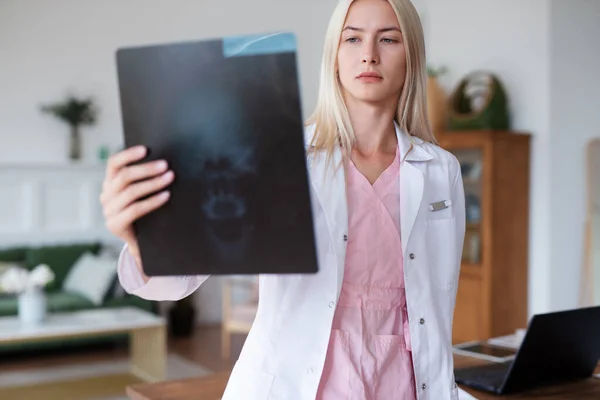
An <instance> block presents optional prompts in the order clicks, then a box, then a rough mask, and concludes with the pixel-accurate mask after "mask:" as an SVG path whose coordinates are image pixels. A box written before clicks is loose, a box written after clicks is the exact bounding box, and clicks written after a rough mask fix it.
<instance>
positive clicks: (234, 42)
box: [117, 34, 318, 276]
mask: <svg viewBox="0 0 600 400" xmlns="http://www.w3.org/2000/svg"><path fill="white" fill-rule="evenodd" d="M290 38H292V39H293V36H286V35H285V34H284V35H283V36H281V35H268V36H265V37H264V38H263V37H260V36H254V37H248V38H245V37H241V38H239V37H238V38H232V39H227V38H226V39H222V40H211V41H202V42H188V43H177V44H168V45H157V46H146V47H137V48H131V49H125V50H121V51H120V52H119V54H118V56H117V64H118V71H119V88H120V96H121V107H122V114H123V126H124V132H125V142H126V146H127V147H129V146H133V145H136V144H145V145H146V146H147V147H148V148H149V150H150V153H149V156H148V157H147V159H146V160H144V161H149V160H154V159H165V160H167V162H168V163H169V165H170V167H171V169H172V170H173V171H174V172H175V181H174V182H173V184H172V185H171V188H170V190H171V193H172V194H171V198H170V200H169V202H168V203H167V205H166V206H164V207H162V208H160V209H159V210H156V211H155V212H153V213H151V214H149V215H147V216H145V217H143V218H141V219H140V220H138V221H137V222H136V223H135V231H136V235H137V236H138V241H139V244H140V250H141V253H142V254H141V255H142V260H143V264H144V269H145V272H146V273H147V274H148V275H150V276H153V275H155V276H159V275H190V274H250V273H309V272H316V271H317V269H318V266H317V264H316V249H315V240H314V230H313V221H312V210H311V201H310V196H311V194H310V190H309V189H310V181H309V176H308V171H307V168H306V153H305V146H304V138H303V125H302V112H301V109H300V97H299V90H298V89H299V88H298V80H297V70H296V55H295V48H293V46H290V44H292V45H293V44H295V42H290V41H289V39H290ZM271 40H272V41H273V42H270V41H271Z"/></svg>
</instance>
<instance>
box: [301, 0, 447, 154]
mask: <svg viewBox="0 0 600 400" xmlns="http://www.w3.org/2000/svg"><path fill="white" fill-rule="evenodd" d="M354 1H355V0H340V2H339V3H338V5H337V7H336V8H335V10H334V12H333V15H332V16H331V19H330V21H329V26H328V28H327V33H326V35H325V44H324V49H323V58H322V62H321V71H320V84H319V96H318V99H317V105H316V107H315V110H314V112H313V114H312V115H311V116H310V118H309V119H308V120H307V122H306V123H307V125H312V124H314V125H315V126H316V128H315V132H314V135H313V137H312V142H311V147H310V150H309V151H311V152H314V151H322V150H324V151H326V152H327V155H328V157H327V158H328V159H331V156H332V154H333V152H334V150H335V148H336V147H337V146H338V145H340V146H341V147H342V150H343V151H344V152H345V153H346V154H348V153H349V152H350V150H351V149H352V146H353V144H354V140H355V136H354V132H353V130H352V126H351V124H350V118H349V115H348V109H347V108H346V105H345V103H344V99H343V96H342V88H341V86H340V82H339V79H338V77H337V73H336V65H337V53H338V47H339V42H340V37H341V34H342V29H343V27H344V23H345V21H346V16H347V14H348V10H349V8H350V5H351V4H352V3H353V2H354ZM382 1H388V3H390V5H391V6H392V8H393V9H394V12H395V13H396V16H397V17H398V23H399V24H400V29H401V31H402V34H403V38H404V43H405V47H406V78H405V81H404V87H403V89H402V94H401V95H400V99H399V102H398V110H397V111H396V116H395V120H396V122H397V123H398V125H399V126H400V127H401V128H402V129H403V130H404V131H405V132H407V133H408V134H410V135H412V136H416V137H419V138H421V139H423V140H424V141H427V142H431V143H436V139H435V136H434V135H433V133H432V131H431V126H430V123H429V119H428V117H427V89H426V85H427V71H426V61H425V38H424V34H423V27H422V25H421V20H420V18H419V15H418V13H417V11H416V9H415V7H414V6H413V4H412V3H411V2H410V0H382Z"/></svg>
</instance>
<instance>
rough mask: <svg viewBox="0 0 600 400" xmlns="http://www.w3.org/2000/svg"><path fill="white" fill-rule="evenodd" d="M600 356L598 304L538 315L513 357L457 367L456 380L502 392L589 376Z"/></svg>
mask: <svg viewBox="0 0 600 400" xmlns="http://www.w3.org/2000/svg"><path fill="white" fill-rule="evenodd" d="M598 360H600V307H588V308H580V309H575V310H568V311H560V312H553V313H547V314H539V315H535V316H534V317H533V318H532V319H531V322H530V324H529V327H528V329H527V332H526V333H525V337H524V338H523V342H522V343H521V346H520V347H519V349H518V351H517V354H516V356H515V358H514V360H512V361H506V362H502V363H491V364H489V365H484V366H479V367H468V368H457V369H456V370H455V380H456V382H457V383H459V384H462V385H465V386H469V387H472V388H474V389H478V390H482V391H486V392H491V393H495V394H499V395H503V394H510V393H517V392H523V391H526V390H529V389H533V388H538V387H542V386H548V385H554V384H559V383H564V382H569V381H576V380H580V379H586V378H590V377H592V375H593V372H594V370H595V369H596V366H597V364H598Z"/></svg>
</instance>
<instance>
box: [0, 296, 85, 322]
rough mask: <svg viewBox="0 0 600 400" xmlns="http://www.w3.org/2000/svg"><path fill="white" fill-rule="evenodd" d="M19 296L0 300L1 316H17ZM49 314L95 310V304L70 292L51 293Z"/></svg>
mask: <svg viewBox="0 0 600 400" xmlns="http://www.w3.org/2000/svg"><path fill="white" fill-rule="evenodd" d="M18 304H19V303H18V298H17V296H14V295H13V296H9V297H3V298H0V316H2V317H4V316H8V315H17V312H18ZM47 304H48V312H63V311H78V310H87V309H90V308H94V304H92V302H91V301H89V300H88V299H86V298H85V297H83V296H81V295H79V294H77V293H70V292H61V291H56V292H51V293H48V294H47Z"/></svg>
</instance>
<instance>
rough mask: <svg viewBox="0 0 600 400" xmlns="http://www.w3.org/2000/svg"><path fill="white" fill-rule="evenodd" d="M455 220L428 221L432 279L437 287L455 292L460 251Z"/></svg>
mask: <svg viewBox="0 0 600 400" xmlns="http://www.w3.org/2000/svg"><path fill="white" fill-rule="evenodd" d="M456 243H457V240H456V230H455V218H446V219H436V220H428V221H427V258H428V260H429V271H430V279H432V280H433V282H434V283H435V284H436V286H437V287H439V288H440V289H443V290H446V291H453V290H454V289H455V288H456V285H457V283H458V282H457V274H458V265H457V261H458V249H457V248H456Z"/></svg>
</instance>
